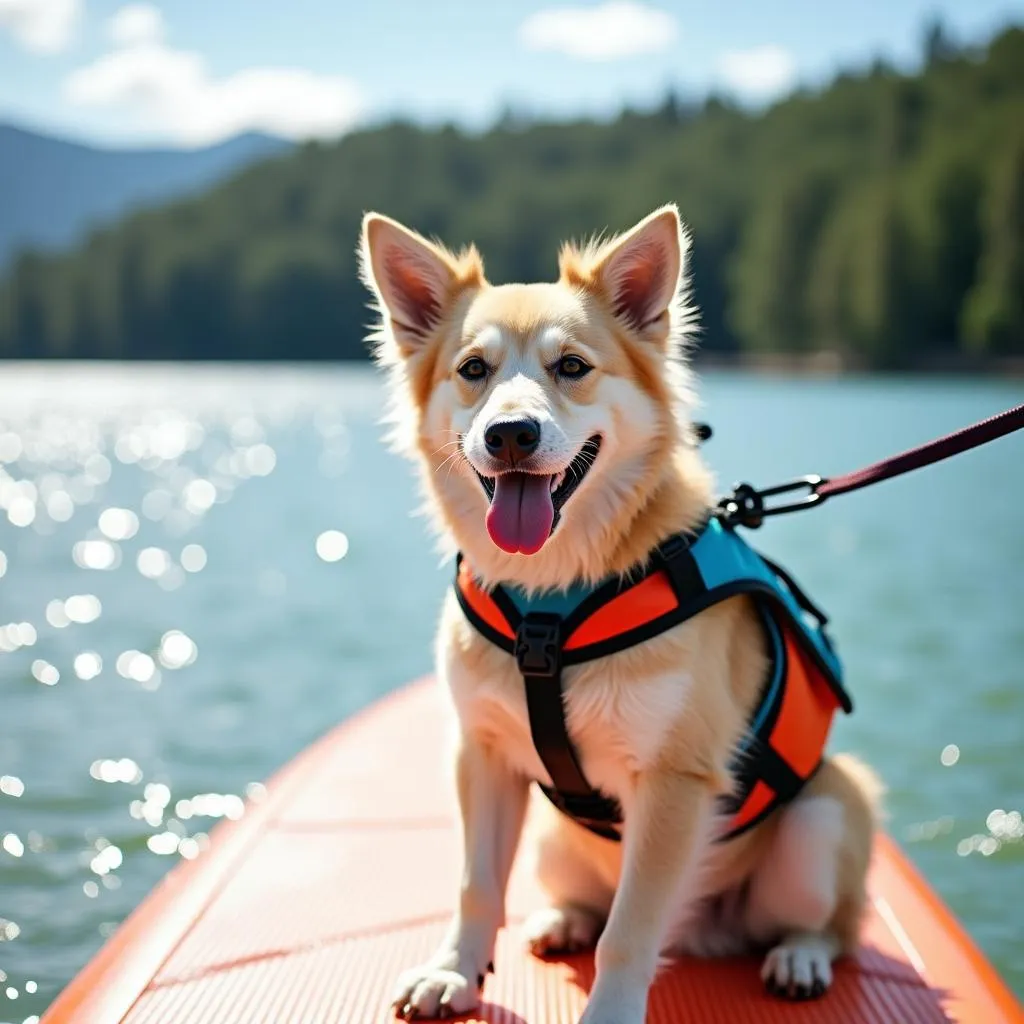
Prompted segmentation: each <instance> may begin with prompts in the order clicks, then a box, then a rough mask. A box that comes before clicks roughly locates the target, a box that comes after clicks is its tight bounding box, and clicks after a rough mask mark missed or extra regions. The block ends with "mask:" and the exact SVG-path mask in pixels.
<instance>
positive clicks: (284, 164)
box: [0, 29, 1024, 366]
mask: <svg viewBox="0 0 1024 1024" xmlns="http://www.w3.org/2000/svg"><path fill="white" fill-rule="evenodd" d="M926 50H927V53H926V60H925V62H924V66H923V68H922V71H921V73H920V74H919V75H916V76H904V75H900V74H898V73H896V72H895V71H893V70H892V69H890V68H888V67H886V66H883V65H881V64H877V65H875V66H874V67H873V68H871V69H870V70H867V71H864V72H862V73H858V74H849V75H843V76H841V77H839V78H838V79H836V80H835V81H834V82H833V83H832V84H831V85H830V86H828V88H825V89H823V90H821V91H818V92H813V93H812V92H800V93H797V94H795V95H793V96H791V97H790V98H788V99H787V100H785V101H784V102H781V103H779V104H777V105H776V106H774V107H772V108H771V109H770V110H767V111H766V112H763V113H760V114H752V113H749V112H745V111H743V110H740V109H736V108H733V107H731V106H729V105H726V104H724V103H722V102H720V101H718V100H716V99H709V100H707V101H706V102H704V103H702V104H700V105H696V106H690V105H687V104H686V103H684V102H681V101H679V100H678V99H676V98H674V97H670V98H669V99H667V100H666V102H665V103H664V105H663V106H662V107H661V109H659V110H656V111H653V112H648V113H643V114H641V113H636V112H627V113H624V114H622V115H621V116H620V117H619V118H618V119H617V120H615V121H614V122H612V123H608V124H595V123H589V122H578V123H567V124H525V123H519V122H516V121H515V120H514V119H512V118H508V119H506V120H505V121H503V122H502V123H500V124H499V125H497V126H495V127H494V128H493V129H492V130H491V131H489V132H487V133H486V134H484V135H479V136H469V135H466V134H464V133H461V132H460V131H457V130H455V129H454V128H450V127H449V128H443V129H438V130H425V129H420V128H416V127H413V126H410V125H408V124H390V125H387V126H384V127H380V128H375V129H373V130H367V131H362V132H357V133H355V134H352V135H349V136H346V137H345V138H343V139H341V140H340V141H338V142H337V143H334V144H331V145H317V144H310V145H307V146H305V147H303V148H301V149H299V150H297V151H295V152H294V153H293V154H292V155H290V156H288V157H285V158H283V159H277V160H273V161H270V162H267V163H264V164H261V165H259V166H256V167H254V168H252V169H250V170H248V171H246V172H244V173H242V174H241V175H240V176H238V177H237V178H235V179H233V180H232V181H230V182H228V183H227V184H224V185H222V186H219V187H217V188H215V189H214V190H213V191H211V192H209V193H207V194H206V195H204V196H203V197H201V198H198V199H194V200H189V201H184V202H178V203H175V204H174V205H172V206H168V207H165V208H163V209H158V210H154V211H150V212H145V213H140V214H137V215H134V216H132V217H130V218H129V219H127V220H125V221H123V222H122V223H120V224H119V225H117V226H116V227H114V228H112V229H110V230H107V231H103V232H100V233H97V234H95V235H93V236H92V237H91V238H90V239H89V241H88V243H87V244H86V245H84V246H83V247H82V248H81V249H79V250H78V251H76V252H74V253H72V254H70V255H68V256H64V257H56V258H43V257H39V256H34V255H31V254H27V255H23V256H22V257H21V258H20V259H19V260H18V261H17V263H16V265H15V266H14V267H13V269H12V272H11V273H10V274H9V275H8V278H7V280H6V281H5V282H4V283H3V285H2V286H0V355H3V356H8V357H37V356H75V357H111V358H188V359H214V358H216V359H234V358H243V359H263V358H289V359H313V358H328V359H330V358H350V357H360V356H362V355H363V354H364V349H363V344H362V336H363V334H364V325H365V324H366V322H367V320H368V313H367V311H366V307H365V301H366V296H365V294H364V291H363V288H362V286H361V285H360V283H359V281H358V279H357V276H356V267H355V258H354V247H355V242H356V237H357V232H358V227H359V222H360V218H361V215H362V213H363V211H365V210H368V209H376V210H380V211H382V212H386V213H388V214H390V215H392V216H394V217H397V218H399V219H401V220H403V221H405V222H406V223H408V224H410V225H412V226H415V227H417V228H419V229H420V230H421V231H423V232H425V233H427V234H436V235H438V236H440V237H442V238H443V239H444V240H445V241H446V242H449V243H451V244H455V245H457V244H459V243H462V242H465V241H469V240H475V241H476V242H477V244H478V245H479V246H480V248H481V250H482V252H483V254H484V258H485V261H486V265H487V270H488V276H489V277H490V279H491V280H492V281H495V282H501V281H510V280H524V279H537V278H539V279H551V278H552V277H553V275H554V272H555V259H556V252H557V247H558V243H559V240H560V239H562V238H563V237H566V236H581V235H588V234H590V233H591V232H593V231H595V230H597V229H601V228H605V227H607V228H611V229H619V228H623V227H626V226H628V225H629V224H631V223H632V222H633V221H634V220H636V219H637V218H639V217H640V216H642V215H643V214H645V213H646V212H648V211H649V210H650V209H652V208H653V207H655V206H657V205H659V204H661V203H663V202H665V201H668V200H674V201H675V202H677V203H678V204H679V207H680V209H681V211H682V212H683V215H684V217H685V218H686V219H687V221H688V222H689V224H690V226H691V228H692V231H693V234H694V239H695V250H694V260H693V270H694V283H695V292H696V298H697V301H698V303H699V304H700V306H701V308H702V310H703V340H702V344H703V346H704V348H705V349H706V350H712V351H719V352H722V351H732V350H736V349H742V350H748V351H750V352H754V353H773V352H786V353H807V352H814V351H819V350H830V351H837V352H839V353H842V354H844V355H846V356H849V357H851V358H852V359H854V360H856V361H858V362H861V363H863V364H867V365H872V366H900V365H914V364H918V363H920V362H921V361H922V360H927V359H931V358H937V359H943V358H956V357H957V356H958V355H963V356H970V355H976V356H979V357H983V358H987V357H995V356H1003V355H1016V356H1019V355H1022V354H1024V30H1021V29H1008V30H1006V31H1005V32H1003V33H1002V34H1000V35H999V36H998V37H997V38H995V39H994V40H992V42H991V43H990V45H988V46H987V47H986V48H984V49H983V50H981V51H978V52H974V51H971V52H965V51H960V50H957V49H955V48H954V47H952V46H951V45H950V44H949V43H948V41H947V40H946V39H945V38H944V37H943V36H942V34H941V32H938V31H936V32H933V33H932V34H931V35H930V36H929V38H928V41H927V44H926Z"/></svg>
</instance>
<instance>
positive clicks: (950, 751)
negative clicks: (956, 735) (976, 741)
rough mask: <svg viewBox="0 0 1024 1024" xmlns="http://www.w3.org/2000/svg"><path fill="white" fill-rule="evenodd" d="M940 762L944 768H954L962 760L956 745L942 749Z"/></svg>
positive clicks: (951, 744)
mask: <svg viewBox="0 0 1024 1024" xmlns="http://www.w3.org/2000/svg"><path fill="white" fill-rule="evenodd" d="M939 760H940V761H941V762H942V764H943V767H945V768H952V767H953V765H955V764H956V763H957V761H959V760H960V748H959V747H958V746H957V745H956V744H955V743H948V744H946V746H944V747H943V748H942V753H941V754H940V755H939Z"/></svg>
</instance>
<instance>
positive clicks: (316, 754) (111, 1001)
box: [43, 684, 1024, 1024]
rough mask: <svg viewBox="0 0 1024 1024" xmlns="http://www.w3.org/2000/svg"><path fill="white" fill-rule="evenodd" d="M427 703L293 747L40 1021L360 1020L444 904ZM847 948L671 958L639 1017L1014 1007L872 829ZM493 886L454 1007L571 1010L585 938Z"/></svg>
mask: <svg viewBox="0 0 1024 1024" xmlns="http://www.w3.org/2000/svg"><path fill="white" fill-rule="evenodd" d="M443 729H444V724H443V721H442V716H441V711H440V701H439V700H438V699H437V697H436V695H435V693H434V691H433V688H432V687H431V686H429V685H425V684H419V685H415V686H412V687H410V688H409V689H407V690H404V691H402V692H401V693H399V694H397V695H395V696H393V697H391V698H389V699H388V700H386V701H384V702H383V703H382V704H379V705H377V706H376V707H374V708H372V709H371V710H370V711H369V712H367V713H365V714H363V715H362V716H360V717H358V718H357V719H355V720H353V721H352V722H350V723H348V724H346V725H345V726H343V727H341V728H340V729H338V730H337V731H335V732H334V733H333V734H331V735H329V736H328V737H326V738H325V739H324V740H322V741H320V742H319V743H318V744H315V745H314V746H312V747H311V748H310V749H309V750H307V751H306V752H305V753H304V754H302V755H301V756H300V757H299V758H297V759H296V760H295V761H294V762H293V763H292V764H290V765H289V766H288V767H286V768H285V769H284V770H283V771H282V772H281V773H279V774H278V776H276V777H275V779H273V780H272V781H271V783H270V786H269V795H268V797H267V799H266V800H264V801H263V802H262V803H260V804H257V805H254V806H251V807H250V808H249V809H248V811H247V813H246V815H245V817H244V818H243V819H242V820H240V821H238V822H235V823H231V824H226V825H225V826H222V827H221V828H220V829H219V830H218V831H217V833H216V834H215V836H214V842H213V845H212V848H211V849H210V851H209V852H207V853H206V854H204V855H203V856H202V857H200V858H199V859H198V860H196V861H193V862H190V863H183V864H182V865H181V866H179V867H178V868H177V869H176V870H175V871H173V872H172V873H171V875H170V876H169V877H168V878H167V880H166V881H165V882H164V883H162V885H161V886H159V887H158V888H157V889H156V890H155V891H154V893H153V894H152V895H151V896H150V897H149V899H148V900H147V901H146V902H145V903H144V904H143V905H142V906H141V907H140V908H139V909H138V911H136V913H135V914H134V915H133V916H132V917H131V918H129V920H128V921H127V922H125V924H124V926H122V928H121V929H120V930H119V931H118V932H117V933H116V934H115V935H114V936H113V937H112V939H111V940H110V942H109V943H108V944H107V946H105V947H104V949H103V950H102V951H101V952H100V954H99V955H98V956H97V958H96V959H95V960H94V961H93V962H92V963H91V964H90V965H89V966H88V967H87V968H86V969H85V970H84V971H83V972H82V974H81V975H79V977H78V978H76V979H75V981H73V982H72V983H71V985H70V986H69V987H68V989H67V990H66V991H65V992H64V994H63V995H62V996H61V998H60V999H58V1001H57V1003H56V1004H55V1005H54V1006H53V1007H52V1008H51V1010H50V1012H49V1013H48V1014H47V1015H46V1016H45V1017H44V1018H43V1024H57V1022H69V1021H75V1022H82V1024H114V1022H125V1024H260V1022H263V1024H376V1022H380V1021H388V1020H391V1019H392V1017H391V1014H390V1013H389V1011H388V1009H387V996H388V993H389V992H390V990H391V986H392V984H393V981H394V979H395V976H396V975H397V974H398V972H399V971H400V970H401V969H402V968H404V967H407V966H410V965H412V964H415V963H417V962H418V961H420V960H422V959H423V958H425V957H426V956H428V955H429V954H430V953H431V952H432V951H433V948H434V946H435V944H436V943H437V941H438V939H439V937H440V935H441V933H442V931H443V929H444V925H445V922H446V921H447V919H448V916H449V913H450V911H451V908H452V905H453V900H454V898H455V893H456V888H457V873H458V869H459V864H458V861H459V856H458V835H457V829H456V827H455V819H454V808H453V803H452V798H451V796H450V786H449V785H448V784H447V782H446V777H445V766H444V765H443V763H442V751H443V742H442V738H443ZM871 885H872V912H871V915H870V919H869V921H868V923H867V926H866V929H865V935H864V947H863V950H862V952H861V953H860V954H859V955H858V957H857V958H856V959H855V960H854V961H851V962H847V963H843V964H841V965H839V967H838V970H837V980H836V984H835V986H834V987H833V989H832V991H831V992H830V993H829V994H828V996H827V997H826V998H825V999H823V1000H820V1001H818V1002H815V1003H802V1004H785V1003H780V1002H778V1001H776V1000H774V999H772V998H771V997H769V996H767V995H765V994H764V992H763V991H762V988H761V984H760V981H759V979H758V972H757V962H756V961H753V960H734V961H721V962H708V961H701V962H696V961H688V962H681V963H679V964H678V965H677V966H675V967H673V968H672V969H670V970H668V971H667V972H666V973H665V974H664V975H662V976H661V977H660V978H659V980H658V981H657V983H656V984H655V987H654V989H653V991H652V994H651V1001H650V1011H649V1014H648V1021H649V1022H650V1024H684V1022H692V1024H701V1022H708V1024H710V1022H714V1024H721V1022H734V1024H767V1022H778V1024H789V1022H799V1024H826V1022H827V1024H854V1022H856V1024H943V1022H954V1021H955V1022H959V1024H1001V1022H1011V1021H1012V1022H1015V1024H1020V1022H1022V1021H1024V1013H1022V1012H1021V1010H1020V1007H1019V1006H1018V1005H1017V1004H1016V1002H1015V1001H1014V1000H1013V998H1012V997H1011V996H1010V994H1009V993H1008V992H1007V990H1006V989H1005V988H1004V987H1003V986H1002V984H1001V983H1000V982H999V980H998V978H997V977H996V976H995V974H994V973H993V972H992V970H991V968H990V967H989V966H988V964H987V963H986V962H985V961H984V959H983V958H982V957H981V955H980V954H979V953H978V951H977V950H976V949H975V947H974V946H973V945H972V944H971V943H970V941H969V940H968V939H967V938H966V936H965V935H964V934H963V933H962V932H961V931H960V929H959V927H958V926H957V924H956V922H955V921H953V919H952V918H951V917H950V916H949V914H948V913H947V912H946V910H945V909H944V908H943V906H942V905H941V904H940V903H939V902H938V901H937V900H936V898H935V897H934V895H933V894H932V893H931V892H930V891H929V890H928V889H927V887H926V886H925V885H924V883H923V882H922V881H921V879H920V878H919V877H918V876H917V874H916V873H915V872H914V871H913V869H912V868H910V867H909V865H908V864H907V863H906V862H905V861H904V860H903V858H902V856H901V855H900V854H899V853H898V852H897V850H896V849H895V847H894V846H892V845H891V844H890V843H889V842H888V841H882V842H881V843H880V844H879V848H878V852H877V856H876V858H875V865H874V868H873V874H872V882H871ZM538 901H539V896H538V894H537V893H536V892H535V891H534V890H533V889H532V887H531V884H530V880H529V878H527V877H526V875H525V873H524V872H521V871H519V870H517V871H516V873H515V877H514V880H513V884H512V889H511V892H510V895H509V920H510V926H509V928H508V929H507V930H506V931H505V932H503V933H502V935H501V937H500V940H499V949H498V955H497V968H498V970H497V974H496V975H494V976H492V977H491V978H489V979H488V982H487V986H486V989H485V992H484V998H485V1004H484V1006H483V1007H482V1009H481V1010H480V1011H478V1013H477V1014H475V1015H470V1016H469V1017H467V1018H462V1019H464V1020H468V1021H476V1022H489V1024H524V1022H525V1024H573V1022H575V1021H576V1020H577V1018H578V1016H579V1014H580V1012H581V1011H582V1008H583V1006H584V1003H585V1000H586V992H587V990H588V989H589V987H590V985H591V982H592V980H593V964H592V959H591V958H590V957H589V956H574V957H567V958H565V959H561V960H555V961H551V962H541V961H539V960H537V959H535V958H532V957H530V956H529V955H527V954H526V953H525V952H524V951H523V950H522V945H521V942H520V939H519V936H518V934H517V927H518V924H519V922H521V921H522V919H523V917H524V916H525V915H526V914H527V913H528V912H529V911H530V910H531V909H533V908H534V907H535V906H537V905H538Z"/></svg>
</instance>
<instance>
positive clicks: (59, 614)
mask: <svg viewBox="0 0 1024 1024" xmlns="http://www.w3.org/2000/svg"><path fill="white" fill-rule="evenodd" d="M46 621H47V622H48V623H49V624H50V625H51V626H53V627H54V629H64V627H65V626H70V625H71V620H70V619H69V618H68V613H67V612H66V611H65V610H64V602H63V601H62V600H61V599H60V598H58V597H55V598H54V599H53V600H52V601H50V602H49V604H47V606H46Z"/></svg>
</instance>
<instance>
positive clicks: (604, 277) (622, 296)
mask: <svg viewBox="0 0 1024 1024" xmlns="http://www.w3.org/2000/svg"><path fill="white" fill-rule="evenodd" d="M688 246H689V241H688V237H687V235H686V234H685V231H684V229H683V226H682V223H681V222H680V220H679V213H678V211H677V210H676V208H675V206H673V205H668V206H663V207H662V208H661V209H659V210H655V211H654V213H652V214H650V215H649V216H648V217H645V218H644V219H643V220H642V221H640V223H639V224H637V225H635V226H634V227H633V228H631V229H630V230H629V231H627V232H625V233H624V234H622V235H619V236H618V237H617V238H613V239H612V240H611V241H609V242H606V243H605V244H604V245H602V246H600V247H599V248H597V249H596V250H594V249H591V250H590V251H589V252H587V253H579V252H572V251H570V252H569V253H568V254H567V253H565V252H563V266H562V272H563V276H566V273H567V270H568V271H569V275H568V276H570V277H572V276H579V275H580V274H581V272H582V277H583V280H581V281H578V282H577V283H581V284H583V285H584V286H585V287H588V288H589V289H590V290H591V291H594V292H596V293H597V294H599V295H600V296H601V297H602V298H603V299H604V300H605V302H607V304H608V305H609V307H610V308H611V311H612V312H613V313H614V314H615V316H616V317H618V318H619V319H620V320H621V321H622V322H623V323H624V324H625V325H626V326H628V327H630V328H632V329H633V330H637V331H642V330H643V329H644V328H646V327H649V326H651V325H653V324H655V323H657V322H658V321H660V320H661V319H662V318H663V317H665V318H666V319H667V316H668V314H669V312H670V310H671V307H672V305H673V303H674V302H675V301H676V298H677V296H678V295H679V292H680V289H681V288H682V279H683V261H684V256H685V254H686V252H687V250H688ZM567 255H568V256H569V257H572V256H575V259H571V258H570V259H567V258H566V257H567ZM573 271H575V275H574V274H573Z"/></svg>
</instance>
